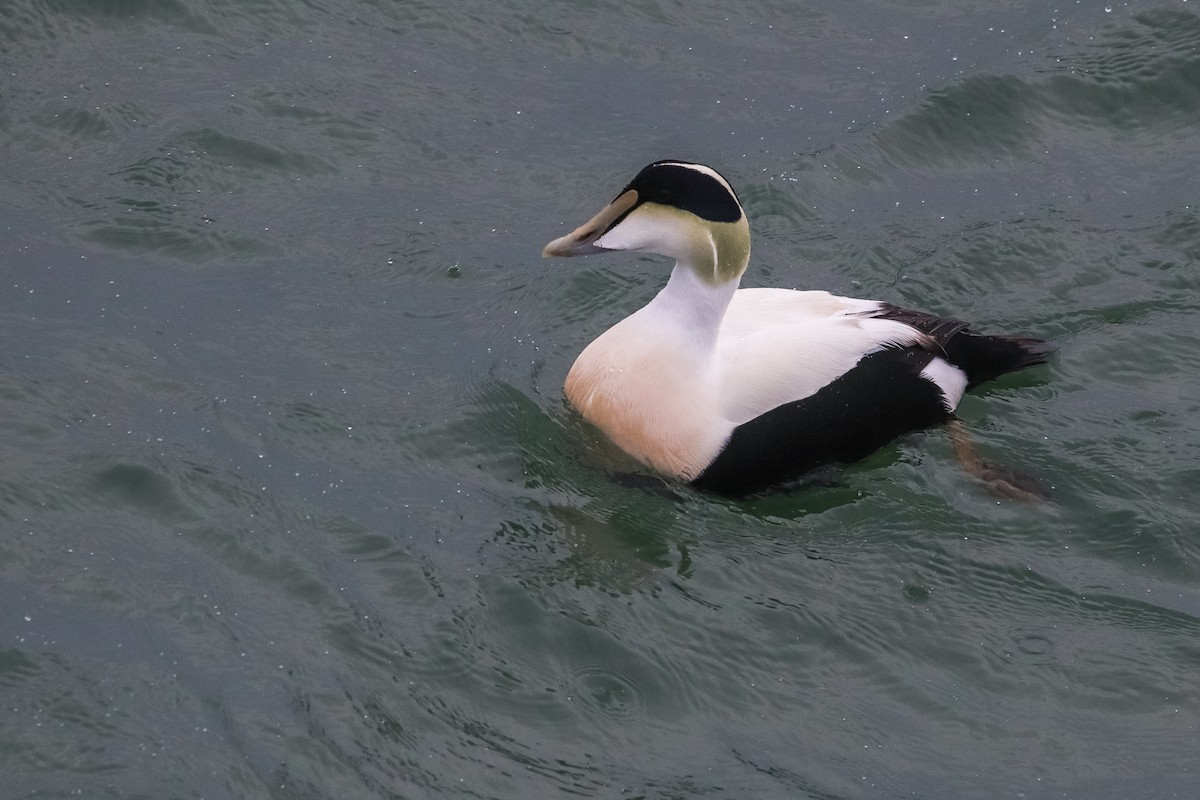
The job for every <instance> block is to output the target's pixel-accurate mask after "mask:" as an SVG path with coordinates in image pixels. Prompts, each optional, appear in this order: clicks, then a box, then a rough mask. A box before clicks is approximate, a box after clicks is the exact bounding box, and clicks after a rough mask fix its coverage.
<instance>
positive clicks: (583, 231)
mask: <svg viewBox="0 0 1200 800" xmlns="http://www.w3.org/2000/svg"><path fill="white" fill-rule="evenodd" d="M637 201H638V196H637V192H636V191H634V190H633V189H630V190H628V191H625V192H622V193H621V194H620V195H619V196H618V197H617V199H616V200H613V201H612V202H611V203H609V204H608V205H607V206H605V207H604V208H603V209H602V210H601V211H600V213H599V214H597V215H596V216H594V217H592V218H591V219H589V220H588V221H587V222H585V223H583V224H582V225H580V226H579V227H578V228H576V229H575V230H573V231H571V232H570V233H568V234H567V235H566V236H560V237H559V238H557V239H555V240H554V241H553V242H550V244H548V245H546V246H545V247H544V248H542V258H551V257H554V256H585V255H587V254H588V253H603V252H606V251H607V249H608V248H605V247H601V246H600V245H597V244H595V241H596V240H597V239H599V238H600V237H601V236H603V235H604V234H606V233H608V231H609V229H610V228H612V226H613V225H615V224H616V223H617V222H619V221H620V220H621V219H622V218H623V217H624V216H625V215H626V214H628V213H629V212H630V211H632V210H633V207H634V206H635V205H637Z"/></svg>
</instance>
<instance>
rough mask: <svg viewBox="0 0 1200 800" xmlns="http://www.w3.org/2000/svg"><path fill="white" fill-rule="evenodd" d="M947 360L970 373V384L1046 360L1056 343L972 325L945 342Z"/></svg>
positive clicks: (968, 383)
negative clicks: (991, 332)
mask: <svg viewBox="0 0 1200 800" xmlns="http://www.w3.org/2000/svg"><path fill="white" fill-rule="evenodd" d="M943 349H945V351H946V360H947V361H949V362H950V363H951V364H954V365H955V366H956V367H958V368H960V369H961V370H962V371H963V372H965V373H967V388H968V389H974V388H975V387H976V386H978V385H979V384H981V383H986V382H987V381H990V380H992V379H993V378H998V377H1000V376H1001V375H1004V374H1006V373H1009V372H1016V371H1017V370H1019V369H1025V368H1026V367H1032V366H1034V365H1035V364H1045V363H1046V359H1047V358H1048V357H1049V355H1050V354H1051V353H1053V352H1054V345H1052V344H1050V343H1049V342H1045V341H1042V340H1041V339H1033V338H1030V337H1028V336H985V335H983V334H979V333H975V332H974V331H971V330H969V329H964V330H962V331H960V332H959V333H958V334H957V335H955V336H954V337H952V338H951V339H950V341H948V342H946V343H945V344H944V345H943Z"/></svg>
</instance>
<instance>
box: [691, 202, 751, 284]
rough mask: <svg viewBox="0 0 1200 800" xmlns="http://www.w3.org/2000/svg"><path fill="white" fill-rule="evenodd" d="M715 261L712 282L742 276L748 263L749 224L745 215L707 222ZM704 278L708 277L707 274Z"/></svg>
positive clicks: (726, 281)
mask: <svg viewBox="0 0 1200 800" xmlns="http://www.w3.org/2000/svg"><path fill="white" fill-rule="evenodd" d="M708 225H709V227H710V229H711V231H712V241H713V247H714V249H715V250H716V254H717V263H716V264H714V265H713V271H712V276H711V280H712V282H713V283H718V284H720V283H728V282H729V281H734V280H737V279H738V278H740V277H742V273H743V272H745V271H746V266H747V265H748V264H749V263H750V225H749V223H747V221H746V215H745V214H742V218H741V219H739V220H737V221H736V222H709V223H708ZM702 277H705V278H706V280H707V279H709V278H708V276H702Z"/></svg>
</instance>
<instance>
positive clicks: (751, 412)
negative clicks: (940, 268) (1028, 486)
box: [715, 289, 965, 425]
mask: <svg viewBox="0 0 1200 800" xmlns="http://www.w3.org/2000/svg"><path fill="white" fill-rule="evenodd" d="M887 308H889V307H887V306H885V305H884V304H882V303H878V302H875V301H871V300H857V299H853V298H848V297H838V296H837V295H833V294H830V293H828V292H816V291H813V292H800V291H791V290H788V289H742V290H740V291H738V292H737V293H735V294H734V296H733V300H732V301H731V302H730V305H729V310H728V311H727V312H726V314H725V318H724V320H723V322H722V324H721V332H720V336H719V337H718V344H717V353H716V360H715V368H716V370H717V373H718V376H719V381H720V387H721V402H722V411H723V413H724V414H725V415H726V417H727V418H728V419H729V420H730V421H732V422H733V423H734V424H735V425H740V424H742V423H745V422H748V421H750V420H752V419H754V418H756V417H758V416H761V415H762V414H765V413H767V412H768V411H770V410H772V409H774V408H776V407H778V406H781V405H784V404H786V403H791V402H795V401H797V400H802V399H804V398H806V397H811V396H812V395H814V394H816V393H817V392H818V391H820V390H821V389H822V388H824V387H825V386H828V385H829V384H831V383H832V382H834V381H835V380H837V379H838V378H840V377H842V376H843V375H845V374H846V373H848V372H850V371H851V370H852V369H854V368H855V366H856V365H857V364H858V363H859V362H860V361H861V360H862V359H863V358H864V357H865V356H868V355H871V354H873V353H877V352H880V351H882V350H884V349H887V348H893V349H903V348H909V347H916V348H919V349H921V350H924V351H928V352H929V353H931V354H936V353H937V352H938V350H939V348H940V345H939V344H938V343H937V340H936V339H935V338H934V337H933V336H932V335H930V334H929V333H926V332H925V331H923V330H921V329H920V328H918V327H916V326H914V325H912V324H911V323H910V322H909V321H908V320H906V319H901V318H892V317H889V316H888V314H887V313H886V310H887ZM928 360H929V359H926V361H928ZM918 372H920V369H918ZM964 383H965V382H964ZM947 389H948V390H950V391H951V392H953V391H954V390H955V387H954V386H948V387H947ZM958 395H961V387H958V388H957V395H955V396H954V397H953V398H952V400H953V402H954V403H957V401H958Z"/></svg>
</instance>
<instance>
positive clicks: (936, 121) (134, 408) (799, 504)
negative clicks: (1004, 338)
mask: <svg viewBox="0 0 1200 800" xmlns="http://www.w3.org/2000/svg"><path fill="white" fill-rule="evenodd" d="M1196 5H1197V4H1196V3H1195V2H1191V3H1189V2H1182V1H1180V2H1162V3H1146V4H1143V3H1112V4H1110V5H1109V6H1108V7H1106V6H1105V4H1104V3H1100V2H1097V3H1090V2H1088V3H1082V2H1080V3H1069V4H1057V3H1042V2H1032V1H1028V2H1010V3H995V2H989V3H982V2H958V0H954V1H953V2H952V1H951V0H932V2H922V3H917V2H906V3H872V2H866V1H865V0H855V2H848V3H847V2H829V1H828V0H826V1H825V2H817V3H783V2H750V3H744V4H738V5H733V4H712V3H697V4H682V3H665V2H659V3H655V2H648V3H646V2H639V3H617V2H579V3H564V4H550V3H539V2H535V0H513V1H512V2H498V3H497V2H492V3H482V2H468V3H427V4H421V3H407V2H384V0H375V2H366V1H365V0H364V1H363V2H352V1H351V0H326V1H325V2H317V1H316V0H314V1H313V2H285V0H275V1H274V2H272V1H271V0H253V1H250V2H243V1H241V0H239V1H238V2H234V1H233V0H198V2H182V0H176V1H175V2H150V0H92V1H91V2H84V1H83V0H75V1H74V2H70V1H69V0H7V2H5V3H4V4H2V5H0V157H2V158H3V163H4V169H3V172H2V173H0V321H2V322H0V324H2V328H0V331H2V336H3V344H4V347H3V349H2V350H0V398H2V403H3V406H2V408H3V413H2V415H0V458H2V463H3V473H2V475H0V526H2V532H0V775H3V776H4V777H3V783H4V787H5V788H4V789H3V791H2V794H3V796H4V797H6V798H7V797H12V798H59V797H63V798H65V797H77V796H82V797H113V798H117V797H119V798H134V797H145V798H150V797H154V798H167V797H174V798H260V797H275V798H351V797H353V798H365V797H399V798H420V797H480V798H484V797H486V798H515V797H556V796H582V797H618V796H622V797H647V798H667V797H677V798H698V797H710V798H711V797H730V798H751V797H781V798H782V797H787V798H798V797H804V798H898V797H914V798H1002V797H1012V798H1021V797H1024V798H1042V797H1045V798H1060V797H1065V798H1088V799H1092V798H1129V797H1147V798H1149V797H1155V798H1159V797H1187V798H1190V797H1195V796H1197V794H1200V775H1198V771H1200V761H1198V759H1197V755H1198V752H1200V748H1198V745H1197V742H1198V741H1200V729H1198V727H1200V726H1198V721H1200V689H1198V684H1197V675H1198V674H1200V531H1198V530H1197V522H1198V521H1200V512H1197V509H1196V500H1195V495H1196V489H1197V487H1198V486H1200V465H1198V464H1200V458H1198V457H1200V421H1198V420H1200V413H1198V412H1200V377H1198V376H1200V355H1198V353H1200V327H1198V326H1200V271H1198V268H1200V208H1198V204H1200V179H1198V178H1197V175H1198V171H1197V166H1196V165H1197V164H1198V163H1200V136H1198V135H1197V131H1198V130H1200V15H1198V10H1197V9H1196V8H1193V6H1196ZM662 157H675V158H688V159H694V160H700V161H704V162H707V163H710V164H712V165H714V166H716V167H717V168H719V169H721V170H722V171H723V172H724V173H725V174H726V175H727V176H728V177H729V178H730V179H731V180H732V181H733V183H734V184H735V186H737V187H738V189H739V191H740V193H741V195H742V198H743V200H744V201H745V203H746V206H747V210H748V212H749V214H750V216H751V220H752V229H753V233H754V236H755V250H754V256H753V261H752V267H751V272H750V273H749V275H748V277H747V281H746V284H747V285H775V286H796V287H805V288H826V289H830V290H833V291H837V292H840V293H845V294H852V295H857V296H866V297H875V298H879V299H885V300H891V301H894V302H900V303H903V304H907V305H911V306H916V307H920V308H925V309H928V310H931V311H935V312H940V313H944V314H953V315H959V316H963V317H965V318H967V319H971V320H974V321H976V322H977V323H979V325H980V327H983V328H987V329H992V330H1002V331H1027V332H1030V333H1033V334H1037V335H1042V336H1045V337H1047V338H1050V339H1052V340H1053V341H1054V342H1055V343H1056V344H1057V345H1058V347H1059V348H1060V351H1059V353H1058V354H1057V355H1056V357H1055V358H1054V360H1053V362H1052V364H1051V365H1049V366H1048V367H1042V368H1039V369H1037V370H1034V371H1031V372H1028V373H1025V374H1022V375H1018V376H1011V377H1009V378H1007V379H1005V380H1004V381H1002V382H999V383H997V384H994V385H993V386H992V387H990V388H988V389H987V390H986V391H983V392H981V393H978V394H976V395H973V396H971V397H970V398H969V399H967V400H966V401H965V402H964V403H963V405H962V407H961V415H962V417H963V418H964V420H965V421H966V422H967V424H968V425H969V426H970V428H971V429H972V431H973V432H974V434H975V436H976V437H977V439H978V441H979V445H980V447H981V448H982V449H983V451H984V452H985V454H986V456H987V457H988V458H989V459H990V460H992V461H995V462H998V463H1003V464H1009V465H1014V466H1018V467H1020V468H1021V469H1022V470H1023V471H1025V472H1028V473H1030V474H1032V475H1036V476H1037V477H1039V478H1040V479H1041V480H1042V481H1043V482H1044V483H1047V484H1049V485H1052V486H1053V492H1054V496H1055V502H1054V503H1053V504H1051V505H1025V504H1015V503H1011V502H1006V501H997V500H996V498H994V497H991V496H990V495H988V494H987V493H986V492H985V491H983V490H981V489H980V487H979V486H977V485H976V484H974V483H973V482H972V481H971V480H970V479H968V478H967V477H965V476H964V475H963V474H962V473H961V471H960V470H959V468H958V467H957V466H956V464H955V461H954V458H953V453H952V450H951V447H950V444H949V442H948V440H947V438H946V435H945V434H944V432H941V431H931V432H928V433H926V434H923V435H919V436H914V437H910V438H909V439H906V440H904V441H902V442H900V443H898V444H896V445H895V446H893V447H890V448H887V449H886V450H884V451H883V452H881V453H879V454H878V455H876V456H874V457H872V458H870V459H868V460H867V461H866V462H864V463H862V464H859V465H855V466H853V467H851V468H849V469H847V470H845V471H843V472H842V473H840V474H839V475H837V476H836V480H832V481H829V480H826V481H822V482H821V483H819V484H818V485H813V486H810V487H807V488H804V489H801V490H798V491H793V492H787V493H778V494H774V495H771V496H769V497H766V498H762V499H757V500H752V501H746V502H729V501H724V500H718V499H714V498H711V497H706V496H702V495H699V494H696V493H692V492H689V491H686V490H669V489H664V490H661V491H659V490H655V489H648V488H646V487H638V486H627V485H625V484H624V483H623V482H620V481H615V480H613V477H612V476H613V474H614V473H617V472H620V471H621V470H623V469H625V468H626V467H627V465H626V464H624V463H623V462H620V461H619V460H617V459H615V457H613V456H612V454H611V453H609V452H607V451H606V450H605V449H604V448H603V447H602V446H601V444H600V443H599V442H598V441H597V439H596V436H595V434H594V433H592V432H591V431H589V430H588V429H587V428H586V427H585V426H583V425H582V424H580V423H579V422H578V420H576V419H575V418H574V417H573V416H572V415H571V413H570V412H569V411H568V410H567V409H566V408H565V407H564V405H563V402H562V399H561V381H562V378H563V376H564V374H565V372H566V370H567V368H568V367H569V365H570V363H571V360H572V359H573V358H574V356H575V354H576V353H578V351H579V350H580V349H581V348H582V347H583V346H584V345H585V344H586V343H587V342H588V341H590V340H591V339H592V338H594V337H595V336H596V335H597V334H598V333H599V332H600V331H601V330H603V329H604V328H605V327H606V326H607V325H609V324H611V323H612V322H614V321H615V320H617V319H619V318H620V317H621V316H622V315H624V314H627V313H629V312H630V311H631V310H633V309H634V308H637V307H638V306H640V305H641V304H643V303H644V302H645V301H646V300H647V299H648V298H649V297H651V296H652V295H653V293H654V292H655V291H656V290H657V288H658V287H659V286H660V285H661V284H662V282H663V280H664V279H665V274H666V265H664V264H662V263H660V262H659V261H656V260H653V259H639V258H636V257H631V256H619V255H618V256H611V257H609V258H607V259H606V260H590V259H589V260H582V261H580V260H576V261H572V262H568V263H565V264H564V263H544V262H542V261H541V260H540V259H539V258H538V254H539V251H540V248H541V246H542V245H543V244H544V243H545V242H546V241H548V240H549V239H551V238H553V237H555V236H558V235H560V234H561V233H562V232H564V230H567V229H569V228H570V227H573V226H574V225H576V224H578V223H580V222H582V221H583V220H584V219H586V218H587V216H589V215H590V214H591V213H593V212H594V211H595V210H596V209H597V208H598V207H599V205H600V204H601V203H603V202H605V201H607V200H608V199H610V198H611V197H612V196H613V195H614V194H615V192H616V191H617V190H618V189H619V188H620V187H621V186H622V185H623V184H624V182H625V181H626V180H628V178H629V177H630V176H632V174H633V173H634V172H635V171H636V170H637V169H638V168H639V167H640V166H642V165H643V164H645V163H647V162H649V161H651V160H654V159H657V158H662Z"/></svg>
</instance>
